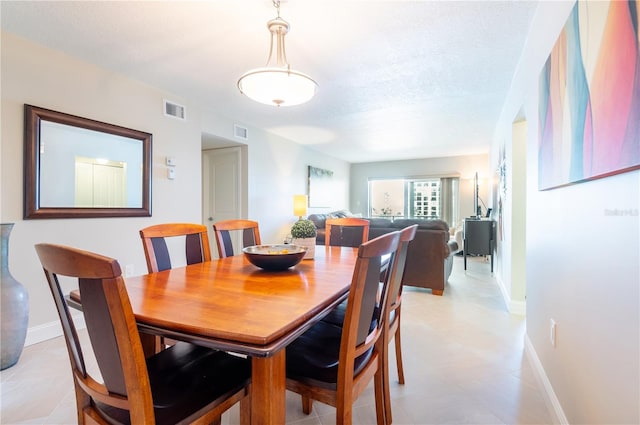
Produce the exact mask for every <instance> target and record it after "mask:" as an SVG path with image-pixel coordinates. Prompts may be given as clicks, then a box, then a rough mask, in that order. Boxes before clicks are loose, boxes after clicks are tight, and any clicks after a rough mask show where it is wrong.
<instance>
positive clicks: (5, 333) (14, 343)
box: [0, 223, 29, 370]
mask: <svg viewBox="0 0 640 425" xmlns="http://www.w3.org/2000/svg"><path fill="white" fill-rule="evenodd" d="M0 227H1V228H2V263H1V264H2V266H1V267H2V268H1V269H0V286H1V288H0V297H1V298H2V310H0V311H1V312H2V324H1V327H2V329H1V330H0V344H1V346H2V358H1V363H2V364H1V365H0V369H2V370H4V369H6V368H9V367H11V366H13V365H14V364H16V362H17V361H18V359H19V358H20V354H22V349H23V348H24V340H25V338H26V336H27V325H28V324H29V294H28V293H27V290H26V289H25V287H24V286H23V285H22V284H21V283H20V282H18V281H17V280H15V279H14V278H13V276H11V273H9V235H10V234H11V229H12V228H13V223H2V224H0Z"/></svg>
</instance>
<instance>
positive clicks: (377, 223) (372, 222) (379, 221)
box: [366, 218, 391, 228]
mask: <svg viewBox="0 0 640 425" xmlns="http://www.w3.org/2000/svg"><path fill="white" fill-rule="evenodd" d="M366 220H368V221H369V228H372V227H391V220H390V219H388V218H367V219H366Z"/></svg>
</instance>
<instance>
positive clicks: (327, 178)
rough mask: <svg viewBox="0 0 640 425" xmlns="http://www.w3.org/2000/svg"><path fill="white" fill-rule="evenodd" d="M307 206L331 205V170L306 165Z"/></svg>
mask: <svg viewBox="0 0 640 425" xmlns="http://www.w3.org/2000/svg"><path fill="white" fill-rule="evenodd" d="M308 171H309V172H308V178H309V180H308V183H309V207H312V208H323V207H331V206H333V197H334V192H333V187H332V186H333V171H330V170H323V169H322V168H317V167H313V166H311V165H309V166H308Z"/></svg>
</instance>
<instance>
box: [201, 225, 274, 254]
mask: <svg viewBox="0 0 640 425" xmlns="http://www.w3.org/2000/svg"><path fill="white" fill-rule="evenodd" d="M213 231H214V234H215V237H216V245H217V247H218V255H219V256H220V258H226V257H231V256H233V255H235V254H234V252H233V243H232V238H231V235H232V232H237V231H241V232H242V246H243V247H247V246H252V245H260V244H261V243H262V242H261V241H260V229H259V227H258V222H257V221H252V220H241V219H238V220H222V221H218V222H217V223H215V224H214V225H213Z"/></svg>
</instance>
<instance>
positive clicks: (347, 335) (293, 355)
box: [286, 232, 400, 425]
mask: <svg viewBox="0 0 640 425" xmlns="http://www.w3.org/2000/svg"><path fill="white" fill-rule="evenodd" d="M399 239H400V234H399V233H398V232H392V233H388V234H385V235H382V236H379V237H378V238H375V239H372V240H370V241H368V242H365V243H364V244H362V245H361V246H360V247H359V248H358V258H357V261H356V265H355V268H354V273H353V278H352V281H351V289H350V291H349V296H348V298H347V309H346V312H345V319H344V323H343V326H336V325H334V324H331V323H327V322H324V321H320V322H318V323H316V324H315V325H314V326H313V327H311V328H310V329H309V330H308V331H307V332H305V333H304V334H302V335H301V336H300V337H299V338H298V339H296V340H295V341H293V342H292V343H291V344H290V345H289V346H288V347H287V353H286V358H287V360H286V370H287V389H288V390H290V391H293V392H296V393H298V394H300V395H301V396H302V407H303V411H304V412H305V413H306V414H309V413H311V407H312V404H311V402H312V400H318V401H320V402H322V403H326V404H329V405H331V406H334V407H336V422H337V423H339V424H342V423H351V420H352V407H353V403H354V401H355V400H356V399H357V398H358V396H359V395H360V394H361V393H362V391H364V389H365V388H366V387H367V385H368V384H369V383H370V382H371V380H373V381H374V388H375V402H376V418H377V423H378V424H379V425H381V424H384V423H386V419H385V416H386V414H385V406H386V405H387V403H386V402H385V400H384V397H385V393H384V376H383V375H384V370H383V367H384V362H383V358H382V357H383V356H384V344H385V343H386V341H385V338H384V335H383V334H384V331H385V329H386V328H385V326H386V325H385V320H386V318H385V316H384V314H383V313H384V311H385V309H386V305H384V304H385V302H384V300H385V298H383V301H382V304H383V305H382V306H380V307H379V308H378V302H377V295H378V290H379V284H380V283H379V282H380V268H381V264H382V260H383V257H384V256H387V255H388V256H390V259H389V262H390V266H391V267H393V263H394V261H395V252H396V250H397V249H398V241H399ZM385 276H387V277H389V274H385ZM387 282H388V279H387V280H386V281H385V282H383V287H384V286H386V284H387ZM383 293H385V294H386V290H383ZM389 404H390V403H389Z"/></svg>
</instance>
